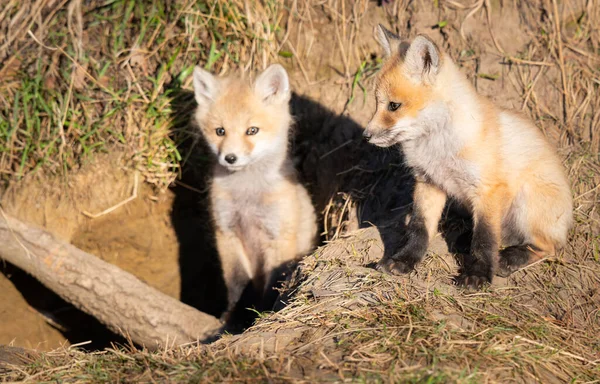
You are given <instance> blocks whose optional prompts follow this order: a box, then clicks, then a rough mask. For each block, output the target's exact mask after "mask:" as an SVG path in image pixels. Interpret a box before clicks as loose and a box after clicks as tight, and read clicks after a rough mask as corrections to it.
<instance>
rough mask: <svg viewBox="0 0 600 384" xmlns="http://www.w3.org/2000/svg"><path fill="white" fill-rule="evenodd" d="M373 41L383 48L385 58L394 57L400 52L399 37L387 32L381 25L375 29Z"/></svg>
mask: <svg viewBox="0 0 600 384" xmlns="http://www.w3.org/2000/svg"><path fill="white" fill-rule="evenodd" d="M375 40H377V42H378V43H379V45H381V47H382V48H383V51H384V52H385V57H390V56H392V55H395V54H396V53H397V52H398V51H399V50H400V43H401V42H402V41H401V39H400V36H398V35H396V34H394V33H393V32H391V31H389V30H388V29H386V28H385V27H384V26H383V25H381V24H379V25H377V27H375Z"/></svg>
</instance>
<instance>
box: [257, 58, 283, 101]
mask: <svg viewBox="0 0 600 384" xmlns="http://www.w3.org/2000/svg"><path fill="white" fill-rule="evenodd" d="M254 91H255V92H256V93H257V94H258V96H259V97H260V98H261V99H262V100H263V101H265V102H267V103H287V102H288V101H290V97H291V93H290V81H289V79H288V75H287V72H286V71H285V69H284V68H283V67H282V66H281V65H279V64H273V65H271V66H270V67H269V68H267V69H265V70H264V72H263V73H261V74H260V75H259V76H258V77H257V78H256V81H255V82H254Z"/></svg>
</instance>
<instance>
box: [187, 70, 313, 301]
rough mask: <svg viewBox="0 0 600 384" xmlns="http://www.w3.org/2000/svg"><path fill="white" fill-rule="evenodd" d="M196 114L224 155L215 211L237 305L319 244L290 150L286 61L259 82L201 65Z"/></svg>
mask: <svg viewBox="0 0 600 384" xmlns="http://www.w3.org/2000/svg"><path fill="white" fill-rule="evenodd" d="M194 91H195V97H196V101H197V103H198V108H197V110H196V113H195V119H196V121H197V123H198V125H199V127H200V129H201V131H202V134H203V136H204V138H205V139H206V142H207V143H208V145H209V146H210V148H211V150H212V151H213V152H214V154H215V155H216V157H217V161H216V162H215V165H214V170H213V178H212V185H211V191H210V198H211V211H212V216H213V219H214V225H215V230H216V242H217V250H218V252H219V257H220V259H221V265H222V268H223V275H224V279H225V284H226V285H227V289H228V301H229V303H228V305H229V310H228V312H229V311H230V310H231V309H232V308H233V306H234V305H235V304H236V303H237V301H238V300H239V298H240V296H241V294H242V291H243V290H244V288H245V286H246V285H247V284H248V283H249V282H251V283H252V284H253V286H254V289H255V290H256V292H257V293H258V294H259V295H263V297H264V295H265V294H267V293H268V292H267V291H266V290H267V289H268V288H270V287H271V286H272V284H273V283H274V281H273V279H274V278H275V277H276V276H274V271H275V270H276V269H277V268H278V267H280V266H282V265H284V264H286V263H288V262H290V261H292V260H294V259H296V258H298V257H301V256H303V255H305V254H307V253H308V252H309V251H311V249H312V248H313V246H314V245H315V240H316V234H317V226H316V217H315V212H314V208H313V206H312V203H311V200H310V197H309V195H308V193H307V192H306V190H305V189H304V187H303V186H302V185H301V184H300V183H299V181H298V180H297V176H296V172H295V170H294V167H293V165H292V161H291V159H290V158H289V156H288V132H289V129H290V125H291V123H292V118H291V115H290V111H289V100H290V97H291V92H290V87H289V80H288V76H287V73H286V71H285V69H284V68H283V67H282V66H280V65H277V64H275V65H272V66H270V67H269V68H267V69H266V70H265V71H264V72H263V73H262V74H260V75H259V76H258V78H257V79H256V80H255V81H254V83H250V82H249V81H247V80H244V79H240V78H237V77H226V78H218V77H215V76H213V75H212V74H210V73H209V72H207V71H205V70H203V69H201V68H199V67H196V68H195V70H194Z"/></svg>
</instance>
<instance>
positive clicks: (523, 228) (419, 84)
mask: <svg viewBox="0 0 600 384" xmlns="http://www.w3.org/2000/svg"><path fill="white" fill-rule="evenodd" d="M376 35H377V40H378V41H379V43H380V44H381V45H382V46H383V48H384V50H385V52H386V56H387V59H386V61H385V62H384V64H383V67H382V69H381V71H380V72H379V74H378V77H377V80H376V86H375V95H376V99H377V109H376V111H375V114H374V115H373V117H372V119H371V121H370V122H369V124H368V125H367V128H366V130H365V137H366V138H368V140H369V142H371V143H373V144H375V145H377V146H380V147H388V146H392V145H395V144H399V145H400V146H401V148H402V152H403V154H404V157H405V161H406V163H407V165H408V166H409V167H410V168H411V169H412V171H413V173H414V175H415V177H416V185H415V190H414V204H413V211H412V214H411V218H410V221H409V223H408V225H407V233H406V236H405V242H404V244H403V245H402V246H400V247H399V249H397V250H395V251H394V252H392V253H390V254H391V256H389V257H385V258H384V259H382V260H381V261H380V262H379V264H378V268H379V269H381V270H383V271H385V272H389V273H393V274H400V273H407V272H410V271H411V270H412V269H413V267H414V266H415V264H416V263H418V262H419V261H420V260H421V259H422V258H423V256H424V255H425V253H426V251H427V245H428V242H429V240H430V239H431V238H432V237H433V236H434V235H435V234H436V232H437V227H438V222H439V220H440V217H441V214H442V210H443V208H444V204H445V202H446V198H447V196H451V197H453V198H455V199H456V200H458V201H459V202H461V203H462V204H463V205H465V206H466V207H467V208H468V209H470V211H471V213H472V215H473V222H474V228H473V239H472V242H471V251H470V255H469V256H468V257H466V258H465V262H464V266H463V271H462V274H461V276H460V277H459V279H458V282H459V283H461V284H462V285H466V286H472V287H479V286H481V285H482V284H484V283H488V282H491V281H492V277H493V276H494V274H497V275H499V276H508V275H510V274H511V273H512V272H514V271H516V270H517V269H519V268H521V267H524V266H526V265H528V264H530V263H532V262H534V261H537V260H540V259H541V258H543V257H544V256H546V255H548V254H552V253H553V252H555V251H556V250H557V249H558V248H560V247H562V246H564V245H565V243H566V241H567V232H568V230H569V228H570V227H571V223H572V198H571V192H570V189H569V183H568V181H567V178H566V176H565V173H564V171H563V167H562V164H561V162H560V160H559V158H558V156H557V155H556V153H555V151H554V150H553V148H552V147H551V146H550V144H549V143H548V142H547V140H546V139H545V137H544V136H543V135H542V133H541V132H540V131H539V130H538V129H537V128H536V127H535V125H533V123H532V122H531V121H529V120H528V119H527V118H526V117H524V116H522V115H520V114H516V113H512V112H509V111H507V110H504V109H501V108H498V107H496V106H494V105H493V104H492V103H491V102H490V101H489V100H487V99H486V98H484V97H482V96H479V95H478V94H477V93H476V91H475V89H474V88H473V87H472V85H471V84H470V83H469V81H468V80H467V78H466V77H465V76H464V75H463V74H462V73H461V72H460V71H459V69H458V67H457V66H456V65H455V64H454V63H453V62H452V60H451V59H450V57H449V56H447V55H445V54H444V53H442V52H441V51H440V50H439V49H438V47H437V46H436V45H435V43H433V41H431V40H430V39H429V38H427V37H425V36H422V35H421V36H417V37H416V38H415V39H414V40H413V41H412V43H407V42H405V41H401V40H400V38H399V37H398V36H396V35H394V34H393V33H391V32H390V31H388V30H386V29H385V28H383V27H382V26H381V25H380V26H379V27H378V29H377V31H376Z"/></svg>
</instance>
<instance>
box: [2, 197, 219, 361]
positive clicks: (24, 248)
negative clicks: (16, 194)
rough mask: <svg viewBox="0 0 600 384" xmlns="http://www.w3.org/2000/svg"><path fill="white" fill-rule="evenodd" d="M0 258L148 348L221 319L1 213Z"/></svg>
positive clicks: (199, 335)
mask: <svg viewBox="0 0 600 384" xmlns="http://www.w3.org/2000/svg"><path fill="white" fill-rule="evenodd" d="M0 258H2V259H4V260H6V261H8V262H10V263H12V264H14V265H15V266H17V267H19V268H21V269H22V270H24V271H26V272H27V273H29V274H30V275H32V276H34V277H35V278H36V279H38V280H39V281H40V282H41V283H42V284H44V285H45V286H46V287H48V288H49V289H51V290H52V291H54V292H55V293H56V294H58V295H59V296H60V297H62V298H63V299H64V300H66V301H68V302H70V303H71V304H73V305H74V306H75V307H77V308H79V309H80V310H82V311H83V312H86V313H88V314H90V315H92V316H94V317H95V318H97V319H98V320H99V321H100V322H102V323H103V324H105V325H106V326H107V327H108V328H110V329H111V330H113V331H114V332H117V333H119V334H121V335H124V336H126V337H129V338H131V340H133V341H134V342H135V343H137V344H139V345H142V346H145V347H147V348H150V349H155V348H158V347H159V346H166V345H170V346H172V345H179V344H184V343H189V342H194V341H197V340H199V341H203V340H206V339H208V338H211V337H212V336H215V335H216V334H217V333H218V332H219V330H220V329H221V327H222V324H221V322H220V321H219V320H218V319H217V318H215V317H213V316H211V315H208V314H205V313H203V312H200V311H198V310H196V309H194V308H192V307H190V306H188V305H186V304H183V303H181V302H180V301H178V300H176V299H174V298H172V297H170V296H168V295H166V294H164V293H162V292H159V291H158V290H156V289H154V288H152V287H150V286H148V285H146V284H144V283H143V282H142V281H140V280H139V279H138V278H137V277H135V276H133V275H131V274H130V273H127V272H125V271H123V270H121V269H120V268H118V267H116V266H114V265H112V264H109V263H107V262H105V261H103V260H101V259H99V258H97V257H96V256H94V255H91V254H89V253H86V252H84V251H82V250H80V249H78V248H76V247H74V246H72V245H71V244H68V243H66V242H64V241H61V240H59V239H57V238H56V237H54V236H53V235H52V234H50V233H49V232H47V231H44V230H42V229H38V228H35V227H31V226H29V225H26V224H24V223H22V222H20V221H19V220H17V219H15V218H11V217H9V216H8V215H5V214H4V211H3V210H2V208H1V207H0Z"/></svg>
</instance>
